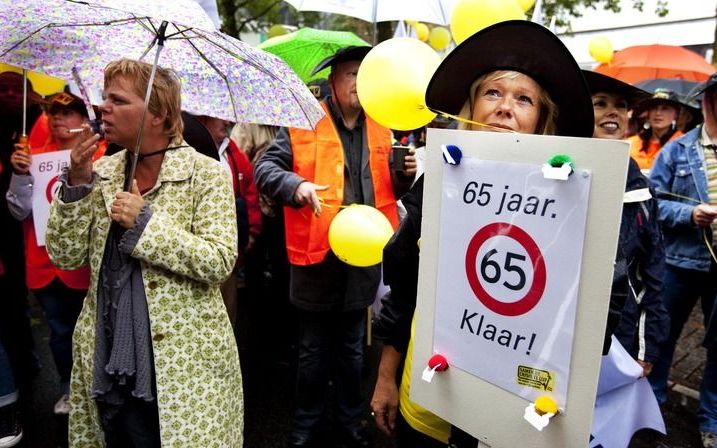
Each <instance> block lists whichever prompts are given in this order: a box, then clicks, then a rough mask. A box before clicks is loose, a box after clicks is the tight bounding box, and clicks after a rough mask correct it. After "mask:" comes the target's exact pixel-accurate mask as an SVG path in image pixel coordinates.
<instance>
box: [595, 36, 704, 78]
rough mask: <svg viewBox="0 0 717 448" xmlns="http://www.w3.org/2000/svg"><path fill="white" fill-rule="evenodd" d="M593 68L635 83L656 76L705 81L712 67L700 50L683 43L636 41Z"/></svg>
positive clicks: (604, 73)
mask: <svg viewBox="0 0 717 448" xmlns="http://www.w3.org/2000/svg"><path fill="white" fill-rule="evenodd" d="M595 71H596V72H598V73H602V74H603V75H608V76H612V77H613V78H617V79H619V80H620V81H623V82H627V83H630V84H634V83H637V82H640V81H644V80H646V79H656V78H679V79H684V80H688V81H704V80H705V79H707V78H709V76H710V75H711V74H712V73H714V72H715V68H714V66H712V65H711V64H709V63H707V61H705V59H704V58H703V57H702V56H700V55H699V54H697V53H695V52H694V51H690V50H688V49H686V48H683V47H678V46H674V45H636V46H634V47H628V48H625V49H624V50H621V51H616V52H615V56H614V57H613V59H612V61H610V63H609V64H600V65H598V66H597V67H596V68H595Z"/></svg>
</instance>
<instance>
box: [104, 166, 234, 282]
mask: <svg viewBox="0 0 717 448" xmlns="http://www.w3.org/2000/svg"><path fill="white" fill-rule="evenodd" d="M193 176H194V179H193V190H192V191H191V194H192V196H193V197H192V198H188V200H187V204H188V205H189V206H191V207H192V208H193V216H192V228H191V231H190V230H185V229H184V228H183V227H178V226H177V225H175V221H174V218H173V217H172V216H169V215H167V214H163V213H158V212H153V213H152V214H151V217H150V218H149V220H148V222H147V224H146V226H145V227H144V229H143V230H142V232H141V235H140V236H139V238H138V240H137V243H136V246H135V247H134V249H133V250H132V253H131V255H132V257H134V258H137V259H139V260H142V261H144V262H146V263H148V264H150V265H153V266H158V267H161V268H163V269H166V270H168V271H170V272H173V273H175V274H179V275H182V276H185V277H189V278H191V279H193V280H196V281H199V282H204V283H209V284H219V283H221V282H223V281H224V280H225V279H226V278H227V277H228V276H229V274H230V273H231V272H232V269H233V268H234V262H235V261H236V258H237V250H238V249H237V222H236V207H235V205H234V194H233V192H232V186H231V182H230V180H229V178H228V177H227V176H226V174H225V172H224V171H223V168H222V166H221V165H220V164H219V163H217V162H215V161H212V160H204V159H203V158H202V159H199V158H198V159H197V160H196V161H195V171H194V175H193ZM113 219H114V217H113ZM125 236H126V235H125ZM123 238H124V237H123ZM122 243H123V242H121V243H120V244H121V245H122ZM169 254H171V256H169Z"/></svg>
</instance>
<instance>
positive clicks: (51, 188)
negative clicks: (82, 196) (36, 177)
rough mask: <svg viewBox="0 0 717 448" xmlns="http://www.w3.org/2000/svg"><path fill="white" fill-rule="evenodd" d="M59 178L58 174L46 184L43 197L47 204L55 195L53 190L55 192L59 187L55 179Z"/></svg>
mask: <svg viewBox="0 0 717 448" xmlns="http://www.w3.org/2000/svg"><path fill="white" fill-rule="evenodd" d="M59 177H60V175H59V174H58V175H57V176H55V177H53V178H52V179H50V181H49V182H47V187H45V197H46V198H47V203H48V204H49V203H51V202H52V197H53V196H54V195H55V190H57V189H58V188H59V187H60V185H58V184H57V179H58V178H59Z"/></svg>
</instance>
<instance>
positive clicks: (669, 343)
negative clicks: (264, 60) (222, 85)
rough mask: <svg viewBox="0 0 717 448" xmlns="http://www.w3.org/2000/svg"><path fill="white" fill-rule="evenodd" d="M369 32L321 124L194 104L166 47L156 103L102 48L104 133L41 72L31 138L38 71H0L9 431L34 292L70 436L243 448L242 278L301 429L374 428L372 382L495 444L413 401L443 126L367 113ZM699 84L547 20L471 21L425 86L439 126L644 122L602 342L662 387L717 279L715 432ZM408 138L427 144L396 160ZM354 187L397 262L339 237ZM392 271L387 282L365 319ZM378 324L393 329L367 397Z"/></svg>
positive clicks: (712, 136)
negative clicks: (423, 270) (429, 148)
mask: <svg viewBox="0 0 717 448" xmlns="http://www.w3.org/2000/svg"><path fill="white" fill-rule="evenodd" d="M495 42H500V43H501V45H499V46H496V45H494V43H495ZM369 50H370V47H346V48H342V49H340V50H339V51H337V52H336V53H335V54H334V55H332V56H331V57H329V58H327V59H326V60H324V61H322V62H321V64H320V65H319V66H318V67H317V70H316V71H318V70H321V69H324V68H330V75H329V77H328V80H327V84H328V92H329V93H328V95H326V96H324V97H322V98H320V100H321V106H322V108H323V109H324V112H325V116H324V117H323V118H322V119H321V120H320V121H319V122H318V124H317V125H316V128H315V129H313V130H305V129H297V128H275V127H271V126H265V125H257V124H248V123H239V124H233V123H229V122H227V121H224V120H220V119H217V118H214V117H210V116H192V115H190V114H188V113H186V112H183V111H182V108H181V95H180V90H181V87H180V82H179V80H178V79H177V77H176V75H174V74H173V73H172V72H171V71H167V70H164V69H161V68H160V69H158V70H157V72H156V75H155V77H154V78H153V81H152V86H151V95H150V97H149V98H150V99H149V105H148V109H147V112H146V116H145V117H144V118H143V119H142V117H143V109H144V97H145V95H146V93H147V88H148V83H149V80H150V79H151V78H150V72H151V66H150V65H149V64H146V63H143V62H138V61H133V60H129V59H122V60H118V61H115V62H112V63H111V64H109V65H108V66H107V67H106V69H105V79H104V95H103V98H104V100H103V102H102V104H101V105H100V106H99V107H98V109H97V111H96V112H97V114H98V115H100V116H101V122H102V132H96V131H97V129H98V128H97V126H94V127H93V126H91V124H92V123H90V118H89V117H90V114H88V109H87V106H86V102H85V101H84V100H83V99H82V97H81V95H78V94H77V92H73V91H72V90H71V89H67V90H66V91H64V92H61V93H58V94H55V95H53V96H51V97H50V98H41V97H40V96H39V95H37V94H36V93H34V91H33V88H32V85H31V84H29V85H28V89H27V90H28V92H29V94H28V95H27V98H26V101H27V102H28V104H29V107H28V110H27V114H26V119H27V122H28V123H30V129H31V131H30V132H29V138H28V139H27V140H25V139H21V138H20V137H21V135H20V134H21V122H22V119H23V117H22V107H21V104H22V100H23V99H22V91H23V86H22V82H23V81H22V77H21V76H19V75H17V74H15V73H9V72H7V73H2V74H0V115H2V119H1V120H0V145H1V146H0V167H1V168H2V171H1V172H0V175H1V180H2V184H1V185H2V193H3V194H2V201H3V202H2V204H0V209H2V211H0V219H2V227H3V229H5V233H6V235H5V236H4V238H3V239H2V243H0V244H1V246H0V249H1V251H0V257H1V259H0V261H1V262H2V265H1V266H2V270H1V271H0V290H2V291H3V295H4V297H5V298H4V300H3V302H2V304H1V305H0V306H1V307H2V312H0V447H9V446H14V445H15V444H16V443H18V442H19V441H20V439H21V438H22V426H21V418H20V417H21V416H20V413H19V406H18V400H22V394H23V393H24V392H23V391H27V390H31V387H32V386H31V383H32V378H33V377H34V375H35V374H36V373H37V370H38V368H39V366H38V362H37V357H36V355H35V344H36V343H38V342H39V341H33V339H32V333H31V330H30V324H29V321H28V295H29V294H28V293H30V295H31V296H32V297H34V299H35V300H36V301H37V302H38V303H39V305H40V307H41V308H42V310H43V312H44V314H45V317H46V320H47V323H48V326H49V328H50V335H51V336H50V340H49V344H50V348H51V351H52V355H53V360H54V363H55V367H56V369H57V373H58V374H59V383H60V390H61V394H60V396H59V397H57V403H56V405H55V406H54V412H55V413H56V414H69V430H68V437H69V443H70V446H77V447H85V446H88V447H89V446H92V447H95V446H111V447H130V446H135V447H158V446H173V447H174V446H177V447H179V446H182V447H185V446H201V447H213V446H217V447H240V446H242V445H243V430H244V427H243V417H244V400H243V386H242V374H241V369H240V353H242V352H243V348H244V347H245V344H246V339H247V338H248V337H249V336H248V328H250V327H251V324H250V322H249V320H250V317H251V319H254V318H255V317H256V316H251V313H252V312H255V311H256V309H253V308H251V307H250V306H248V305H247V300H246V298H247V297H248V296H257V295H261V294H262V293H263V294H264V295H265V296H267V297H265V299H266V300H268V301H269V302H270V303H271V305H270V306H271V307H273V309H274V311H275V312H274V316H279V317H275V318H276V319H281V320H282V323H283V324H282V325H277V326H275V327H274V328H281V329H283V331H284V332H283V333H282V332H281V331H266V330H261V329H260V330H259V333H258V334H259V336H258V337H259V338H260V339H262V343H266V344H267V345H270V346H271V349H276V350H282V347H289V346H291V344H295V353H293V355H294V356H296V359H297V361H296V362H295V366H296V385H295V391H296V395H295V400H294V403H295V409H294V414H293V421H292V427H291V430H290V433H289V434H287V436H286V439H287V441H286V443H287V446H289V447H292V448H298V447H313V446H317V443H318V441H319V440H322V437H321V432H322V431H325V427H326V420H327V419H328V418H330V417H333V420H335V421H333V422H331V423H330V426H333V427H334V432H335V433H336V434H338V439H337V440H336V443H337V444H338V445H340V446H344V447H347V448H353V447H370V446H372V436H371V433H370V431H369V430H368V429H367V425H366V419H367V418H368V414H367V411H368V408H367V401H368V402H369V403H368V404H369V407H370V410H371V415H372V416H373V418H374V419H375V424H376V426H377V428H378V429H379V430H380V431H382V432H384V433H385V434H387V435H388V436H390V437H393V438H394V439H395V441H396V444H397V446H399V447H434V446H435V447H445V446H454V447H461V448H463V447H475V446H477V445H478V441H477V440H476V439H475V438H474V437H472V436H471V435H469V434H468V433H466V432H465V431H463V430H461V429H460V428H458V427H456V426H453V425H451V422H447V421H445V420H443V419H441V418H439V417H438V416H436V415H433V414H432V413H430V412H429V411H428V410H426V409H423V408H421V407H420V406H419V405H417V404H416V403H413V402H412V401H411V400H410V398H409V391H410V378H411V369H412V367H413V366H412V363H411V353H412V350H413V331H414V330H413V326H412V325H413V320H414V311H415V307H416V295H417V284H418V265H419V257H420V244H419V239H420V237H421V220H422V210H423V207H424V206H431V204H425V203H424V198H423V176H424V175H423V174H421V173H422V172H423V169H422V166H421V157H420V156H417V154H422V151H423V150H422V149H421V148H418V150H417V151H416V149H415V148H413V146H414V143H416V142H424V141H425V132H423V131H425V130H417V131H416V132H414V133H411V134H403V135H399V134H392V131H391V130H390V129H388V128H386V127H385V126H383V125H381V124H379V123H377V122H376V121H374V120H373V119H372V118H371V117H370V116H368V115H367V114H365V113H364V111H363V108H362V106H361V103H360V100H359V97H358V95H357V90H356V77H357V73H358V70H359V67H360V65H361V61H362V60H363V58H364V57H365V56H366V54H367V53H368V52H369ZM538 50H539V51H538ZM691 99H698V100H700V101H701V110H697V109H695V108H694V107H692V106H690V105H689V104H688V103H687V99H686V98H682V97H680V96H679V95H677V94H676V93H675V92H672V91H669V90H664V89H658V90H656V91H655V92H645V91H643V90H641V89H639V88H636V87H634V86H631V85H629V84H626V83H623V82H621V81H619V80H617V79H614V78H610V77H608V76H605V75H600V74H597V73H594V72H590V71H582V70H580V68H579V67H578V65H577V64H576V62H575V60H574V59H573V57H572V56H571V55H570V53H569V52H568V50H567V49H566V48H565V46H564V45H563V44H562V43H561V42H560V40H559V39H558V38H557V37H556V36H555V35H554V34H553V33H552V32H550V31H549V30H547V29H546V28H544V27H542V26H540V25H537V24H534V23H531V22H527V21H508V22H502V23H499V24H496V25H493V26H490V27H488V28H486V29H484V30H481V31H479V32H477V33H476V34H474V35H473V36H471V37H470V38H468V39H466V40H465V41H464V42H462V43H461V44H460V45H459V46H458V47H457V48H455V49H454V50H453V51H452V52H451V53H450V54H449V55H448V56H447V57H446V58H445V59H444V61H443V62H442V63H441V65H440V66H439V67H438V69H437V70H436V72H435V73H434V75H433V77H432V79H431V82H430V83H429V85H428V89H427V92H426V103H427V105H428V107H430V108H431V109H433V110H438V111H442V112H445V113H448V114H451V115H453V116H456V117H458V120H457V121H454V122H452V123H449V122H448V121H447V120H446V119H445V118H441V119H439V120H437V121H436V122H434V123H432V125H435V126H436V127H446V126H448V127H456V128H458V129H461V130H468V131H487V132H505V131H511V132H517V133H526V134H542V135H557V136H572V137H583V138H603V139H628V140H629V142H630V146H631V149H630V151H631V156H632V158H631V161H630V165H629V171H628V173H627V181H626V185H625V198H624V202H623V211H622V220H621V223H620V234H619V241H618V250H617V253H616V256H615V264H614V265H615V272H614V276H613V285H612V292H611V295H610V297H609V298H608V297H606V298H605V300H606V301H607V300H609V302H610V311H609V314H608V317H607V321H606V323H605V327H606V330H605V334H604V335H599V337H601V338H602V337H603V336H604V339H603V341H604V342H603V354H606V353H607V352H608V350H609V346H610V341H611V339H612V336H613V335H614V336H615V338H616V339H617V340H618V341H619V343H620V344H621V345H623V346H624V348H625V349H626V350H627V351H628V352H629V353H630V354H631V355H632V356H633V357H634V358H635V360H636V361H637V362H638V363H639V365H640V366H641V367H642V369H643V374H644V376H646V377H647V378H648V379H649V380H650V382H651V384H652V386H653V389H654V392H655V395H656V397H657V399H658V401H659V402H660V403H664V402H665V401H666V399H667V379H668V374H669V369H670V366H671V363H672V356H673V352H674V349H675V345H676V343H677V340H678V338H679V336H680V333H681V331H682V327H683V326H684V324H685V322H686V320H687V318H688V316H689V315H690V312H691V310H692V308H693V307H694V305H695V303H696V301H697V300H698V299H701V304H702V310H703V313H704V317H705V322H704V323H705V328H706V337H705V341H704V345H705V347H706V349H707V362H706V366H705V374H704V378H703V382H702V388H701V390H700V408H699V415H698V418H699V430H700V432H701V434H702V441H703V446H704V447H706V448H710V447H714V446H717V322H712V321H713V314H712V313H713V312H714V307H713V305H714V301H715V300H717V280H716V279H717V260H716V259H715V243H714V241H715V237H717V223H715V218H717V205H714V204H717V149H716V148H717V145H716V144H715V143H714V142H717V74H715V75H713V76H712V77H711V78H709V79H708V80H707V81H705V82H703V83H702V84H700V85H699V86H698V88H697V89H696V90H695V91H694V92H693V95H692V98H691ZM91 115H94V114H91ZM700 116H701V117H702V120H700V119H699V117H700ZM232 126H233V129H232ZM138 133H141V139H140V140H139V145H138V146H137V141H138V140H137V135H138ZM630 134H632V136H630ZM401 144H406V145H408V144H410V145H411V147H412V149H411V150H410V151H409V152H408V154H407V155H405V157H403V163H402V164H401V166H397V164H396V163H392V162H393V161H392V157H393V147H394V146H396V145H401ZM61 150H69V159H68V160H67V164H66V165H67V166H66V167H65V168H64V169H63V170H62V171H61V173H60V174H59V177H58V180H57V182H58V183H59V188H57V190H56V191H54V192H53V193H52V194H53V199H52V202H51V205H50V212H49V217H45V218H44V219H46V220H47V222H46V223H44V224H43V225H42V226H40V227H38V226H37V225H36V224H37V223H36V222H35V219H40V217H35V216H33V188H35V187H34V183H35V180H34V179H33V175H32V173H31V167H32V166H33V158H34V157H37V156H39V155H40V154H46V153H50V152H54V151H61ZM399 200H400V201H399ZM349 204H366V205H370V206H372V207H375V208H376V209H378V210H379V211H380V212H381V213H383V214H384V215H385V216H386V218H387V219H388V221H389V222H390V223H391V225H392V226H393V228H394V229H395V233H394V235H393V237H392V239H391V240H390V241H389V243H388V245H387V246H386V247H385V249H384V258H383V264H382V265H381V264H379V265H375V266H370V267H355V266H350V265H348V264H346V263H344V262H343V261H341V260H340V259H339V258H337V257H336V255H334V254H333V252H332V251H331V248H330V245H329V240H328V229H329V225H330V223H331V221H332V219H333V218H334V217H335V216H336V214H337V213H338V212H339V210H340V208H341V207H343V206H346V205H349ZM38 228H40V229H43V231H44V229H45V228H46V233H45V235H44V237H43V238H38V235H37V233H36V232H37V230H36V229H38ZM41 241H42V242H43V243H41ZM382 281H383V282H384V283H385V284H386V285H387V286H389V287H390V292H389V293H388V294H386V295H385V296H383V297H382V299H381V302H382V305H383V306H382V307H381V309H380V313H379V314H378V315H377V316H375V321H374V322H367V316H368V314H367V312H366V310H367V307H369V306H370V305H371V304H372V303H374V302H375V300H376V296H377V291H378V289H379V284H380V282H382ZM267 283H268V284H269V287H268V288H267V287H266V286H267ZM257 291H261V292H257ZM372 324H373V326H374V328H375V330H376V332H375V337H376V338H377V339H378V340H380V341H381V342H382V344H383V348H382V352H381V359H380V363H379V365H378V367H377V372H378V373H377V380H376V384H375V387H374V388H373V394H372V397H370V400H367V397H365V396H363V395H362V392H361V391H362V387H361V385H362V382H363V381H365V377H364V375H363V369H364V366H365V359H364V357H365V353H364V352H365V346H364V343H365V340H366V333H367V332H366V329H367V325H372ZM293 330H295V331H293ZM277 339H282V340H283V342H284V343H285V346H283V345H282V344H273V342H275V341H276V340H277ZM287 356H288V355H287ZM329 389H332V390H333V393H329ZM18 391H19V393H18ZM329 397H332V398H333V400H334V401H335V403H330V400H329ZM331 409H334V412H331ZM586 445H587V441H586Z"/></svg>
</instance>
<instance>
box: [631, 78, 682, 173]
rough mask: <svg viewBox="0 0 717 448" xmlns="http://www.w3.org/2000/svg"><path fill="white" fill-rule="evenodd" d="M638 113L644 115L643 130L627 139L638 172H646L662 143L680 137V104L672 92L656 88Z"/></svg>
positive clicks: (640, 106) (640, 105) (653, 161)
mask: <svg viewBox="0 0 717 448" xmlns="http://www.w3.org/2000/svg"><path fill="white" fill-rule="evenodd" d="M638 110H639V111H641V112H644V111H646V112H647V121H646V122H645V125H644V127H643V129H641V130H640V131H639V132H638V133H637V134H635V135H633V136H632V137H630V138H629V141H630V156H631V157H632V158H633V159H634V160H635V161H636V162H637V165H638V166H639V167H640V169H641V170H647V171H649V170H650V169H651V168H652V164H653V163H655V159H656V158H657V154H658V153H659V152H660V149H661V148H662V147H663V146H664V145H665V143H667V142H669V141H672V140H675V139H677V138H680V137H681V136H682V135H683V132H682V131H681V130H680V129H679V128H678V127H677V121H678V119H679V115H680V110H682V103H680V100H679V97H678V96H677V94H676V93H675V92H673V91H672V90H666V89H657V90H656V91H655V93H653V94H652V96H651V97H650V98H648V99H646V100H644V101H643V102H642V103H640V104H639V106H638Z"/></svg>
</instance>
